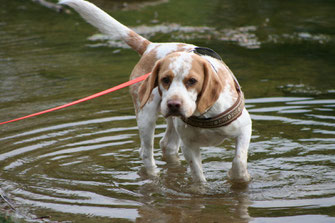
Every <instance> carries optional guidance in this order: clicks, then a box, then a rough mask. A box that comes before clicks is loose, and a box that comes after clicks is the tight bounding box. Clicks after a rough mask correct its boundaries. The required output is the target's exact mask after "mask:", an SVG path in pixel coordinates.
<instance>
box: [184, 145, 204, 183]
mask: <svg viewBox="0 0 335 223" xmlns="http://www.w3.org/2000/svg"><path fill="white" fill-rule="evenodd" d="M181 148H182V151H183V154H184V157H185V159H186V160H187V162H188V164H189V165H190V169H191V173H192V177H193V180H194V181H195V182H200V183H204V182H206V178H205V175H204V173H203V170H202V162H201V161H202V160H201V154H200V147H199V146H196V145H192V143H190V144H185V143H183V145H182V147H181Z"/></svg>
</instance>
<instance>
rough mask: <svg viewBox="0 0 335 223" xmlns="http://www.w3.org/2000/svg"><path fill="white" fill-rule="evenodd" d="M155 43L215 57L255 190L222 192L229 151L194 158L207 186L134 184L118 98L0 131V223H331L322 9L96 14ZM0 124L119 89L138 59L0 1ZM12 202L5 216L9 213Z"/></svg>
mask: <svg viewBox="0 0 335 223" xmlns="http://www.w3.org/2000/svg"><path fill="white" fill-rule="evenodd" d="M94 2H95V3H96V4H98V5H99V6H100V7H102V8H103V9H104V10H106V11H108V12H109V13H111V14H113V16H114V17H115V18H117V19H118V20H119V21H121V22H122V23H124V24H126V25H128V26H130V27H132V28H134V29H135V30H136V31H137V32H139V33H141V34H142V35H144V36H146V37H147V38H149V39H150V40H152V41H156V42H165V41H166V42H171V41H180V42H188V43H193V44H196V45H199V46H206V47H210V48H212V49H214V50H215V51H217V52H218V53H219V54H220V55H221V56H222V58H223V59H224V61H225V62H226V63H227V64H228V66H229V67H230V68H231V69H232V71H233V72H234V73H235V75H236V76H237V78H238V79H239V82H240V84H241V85H242V88H243V91H244V93H245V96H246V98H247V100H246V106H247V108H248V110H249V112H250V114H251V116H252V119H253V137H252V141H251V145H250V150H249V162H248V168H249V172H250V174H251V175H252V178H253V180H252V181H251V183H250V184H249V185H247V186H240V187H236V186H233V185H231V184H230V182H229V181H228V179H227V171H228V170H229V169H230V167H231V161H232V159H233V155H234V145H233V141H227V142H225V143H224V144H223V145H222V146H220V147H208V148H204V149H202V155H203V164H204V172H205V175H206V177H207V179H208V184H206V185H205V186H203V187H201V188H199V186H197V185H194V184H193V183H192V181H191V178H190V174H189V172H188V170H187V165H186V162H185V161H184V158H183V156H182V155H180V156H181V159H182V165H181V166H170V165H168V164H166V163H165V162H164V161H162V157H161V156H162V153H161V151H160V149H159V145H158V142H159V140H160V138H161V137H162V135H163V132H164V128H165V122H164V120H163V119H162V118H160V119H159V120H158V126H157V130H156V133H155V159H156V161H157V164H158V167H159V169H160V174H159V177H158V178H156V179H150V178H147V177H146V176H145V175H144V174H143V168H142V162H141V159H140V158H139V155H138V148H139V144H140V142H139V137H138V130H137V126H136V120H135V115H134V110H133V105H132V102H131V98H130V95H129V93H128V89H123V90H121V91H118V92H115V93H112V94H109V95H106V96H103V97H101V98H98V99H95V100H93V101H89V102H85V103H83V104H80V105H76V106H74V107H70V108H66V109H63V110H61V111H57V112H53V113H49V114H46V115H43V116H39V117H36V118H31V119H27V120H23V121H19V122H15V123H11V124H6V125H3V126H0V183H1V187H0V192H1V195H2V197H3V198H7V202H5V201H4V199H3V198H2V199H1V201H0V204H1V213H2V214H9V215H11V216H12V217H13V218H14V219H21V220H23V221H30V222H31V221H32V222H41V221H45V222H48V221H52V222H61V221H66V222H69V221H70V222H98V221H99V222H163V223H165V222H205V223H207V222H208V223H209V222H211V223H212V222H305V223H307V222H313V223H314V222H318V223H320V222H321V223H323V222H335V65H334V61H335V36H334V35H335V33H334V30H335V27H334V24H335V17H334V11H335V4H334V2H333V1H326V0H324V1H316V0H315V1H313V0H309V1H300V0H292V1H274V0H271V1H262V0H252V1H246V0H237V1H229V0H221V1H219V0H210V1H201V0H193V1H190V0H185V1H178V0H169V1H168V0H165V1H164V0H162V1H138V2H135V1H128V2H127V3H124V2H123V1H120V2H119V1H113V2H112V1H107V0H99V1H98V0H96V1H94ZM0 5H1V8H0V122H2V121H7V120H9V119H13V118H17V117H20V116H24V115H28V114H31V113H34V112H38V111H41V110H44V109H47V108H51V107H55V106H58V105H61V104H65V103H67V102H70V101H73V100H76V99H79V98H82V97H85V96H88V95H90V94H93V93H96V92H99V91H102V90H105V89H108V88H110V87H112V86H115V85H117V84H119V83H122V82H125V81H127V80H128V77H129V73H130V72H131V70H132V68H133V66H134V65H135V64H136V62H137V60H138V59H139V57H138V55H137V54H136V53H134V52H133V51H132V50H130V49H127V48H125V47H124V45H123V44H122V43H120V42H118V41H117V40H115V39H113V38H108V37H106V36H103V35H100V34H99V33H98V32H97V31H96V30H95V29H94V28H92V27H91V26H90V25H88V24H86V23H85V22H84V21H83V20H82V19H81V18H80V17H79V16H78V15H77V14H76V13H75V12H73V11H72V13H71V14H59V13H56V12H53V11H51V10H48V9H46V8H43V7H41V6H39V5H37V4H36V3H33V2H32V1H23V0H11V1H7V0H0ZM8 203H10V204H11V205H12V206H13V209H15V210H13V209H11V208H10V207H9V204H8Z"/></svg>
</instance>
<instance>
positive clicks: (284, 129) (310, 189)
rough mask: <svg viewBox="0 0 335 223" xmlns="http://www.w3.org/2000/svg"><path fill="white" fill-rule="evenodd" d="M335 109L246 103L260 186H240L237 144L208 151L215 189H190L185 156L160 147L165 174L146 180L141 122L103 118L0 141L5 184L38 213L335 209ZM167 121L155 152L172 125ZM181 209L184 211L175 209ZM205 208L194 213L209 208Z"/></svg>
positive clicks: (304, 102)
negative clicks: (235, 171)
mask: <svg viewBox="0 0 335 223" xmlns="http://www.w3.org/2000/svg"><path fill="white" fill-rule="evenodd" d="M334 104H335V100H329V99H327V100H320V99H313V98H299V97H295V98H292V97H291V98H284V97H282V98H258V99H249V100H247V106H248V107H249V111H250V113H251V115H252V118H253V124H254V132H253V138H252V142H251V146H250V155H249V163H248V166H249V171H250V173H251V175H252V176H253V181H252V182H251V184H250V185H249V187H248V188H245V189H243V188H242V189H237V190H236V189H232V188H231V185H230V183H229V181H228V179H227V171H228V170H229V169H230V167H231V161H232V158H233V156H234V149H233V147H234V145H233V144H234V143H233V141H227V142H226V143H225V144H224V145H223V146H222V147H206V148H203V150H202V155H203V165H204V172H205V175H206V176H207V179H208V184H207V185H206V187H204V188H202V189H199V188H195V187H194V185H193V184H192V183H191V179H190V175H189V174H188V172H187V171H186V163H185V160H184V159H183V158H182V157H181V165H180V166H179V165H177V166H174V165H169V164H166V163H165V162H163V161H161V156H162V153H161V151H160V150H159V149H157V150H155V158H156V160H157V165H158V168H159V170H160V174H159V176H158V178H156V179H151V178H148V177H146V176H145V175H143V171H142V162H141V160H140V158H139V155H138V151H137V150H138V149H137V148H138V146H139V140H138V132H137V126H135V125H134V124H135V123H136V122H135V117H134V116H114V117H102V118H101V116H102V115H105V116H107V115H108V113H103V114H100V113H99V114H97V116H99V117H100V118H94V114H93V115H92V117H93V118H92V119H89V120H85V121H73V122H68V123H66V124H55V125H49V126H45V127H42V128H38V127H36V129H32V130H29V131H24V129H22V130H20V131H19V132H17V133H13V134H11V135H9V136H8V135H7V136H4V137H0V141H1V142H2V143H5V144H6V145H8V146H7V148H6V150H5V151H4V152H1V153H0V161H1V162H2V163H1V169H2V171H1V178H2V179H3V180H5V181H6V184H7V185H10V186H7V187H5V189H6V191H7V192H9V193H10V194H11V196H12V197H14V200H15V202H17V203H19V204H22V205H27V206H29V207H34V209H36V210H43V212H46V213H48V212H49V211H50V210H52V212H59V213H63V214H65V213H67V214H79V215H81V214H82V215H89V216H95V217H108V218H122V219H128V220H132V221H134V220H135V219H137V218H139V217H140V216H142V217H143V216H144V215H150V214H149V212H148V210H152V209H155V210H156V212H155V214H153V215H156V214H157V213H161V214H162V213H166V211H167V210H169V211H173V212H175V213H176V214H180V211H181V210H182V212H186V213H189V214H190V213H193V212H192V211H190V210H188V208H189V207H191V206H192V205H191V203H192V202H195V203H194V204H199V205H200V204H202V205H203V204H207V205H209V206H208V207H210V206H211V205H213V207H214V206H216V207H218V205H230V206H231V207H233V208H236V211H237V212H240V213H244V214H243V216H245V218H246V219H248V216H249V212H250V213H253V212H254V211H256V212H257V211H259V210H264V211H269V210H272V209H276V210H277V209H285V211H288V209H290V208H291V209H292V208H293V209H299V210H302V211H304V210H306V209H308V208H315V209H317V208H332V207H334V205H335V204H334V202H332V199H333V194H334V193H335V189H334V187H333V183H334V182H335V174H333V167H334V165H335V162H334V160H332V158H331V157H332V156H330V155H334V152H333V150H332V147H333V145H334V137H333V136H334V130H333V127H334V126H335V121H334V120H335V116H334V115H333V114H334V108H335V107H334ZM324 107H327V109H326V110H322V109H320V108H324ZM307 111H308V112H307ZM129 113H132V111H130V110H129ZM128 121H131V122H128ZM161 122H162V120H161V119H160V121H159V125H157V131H156V135H155V143H156V144H155V145H156V146H155V147H158V141H159V139H160V138H161V137H162V136H163V132H164V128H165V124H160V123H161ZM95 125H99V128H95V127H94V126H95ZM92 126H93V127H92ZM236 202H237V203H236ZM238 202H240V205H238ZM176 203H178V205H182V206H183V205H184V206H185V208H181V210H177V209H173V207H174V206H175V205H177V204H176ZM200 206H201V205H200ZM200 206H199V207H195V209H194V210H198V211H201V210H202V208H201V207H200ZM179 207H180V206H179ZM286 209H287V210H286ZM48 210H49V211H48ZM248 210H250V211H249V212H248ZM193 214H194V213H193ZM151 215H152V214H151ZM162 215H163V216H165V217H167V215H166V214H162ZM249 217H250V216H249ZM259 219H262V218H259ZM264 219H265V220H267V218H264ZM325 219H326V218H325Z"/></svg>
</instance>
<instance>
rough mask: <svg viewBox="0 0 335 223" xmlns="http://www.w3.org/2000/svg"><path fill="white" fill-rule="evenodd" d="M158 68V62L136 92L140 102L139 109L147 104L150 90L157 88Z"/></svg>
mask: <svg viewBox="0 0 335 223" xmlns="http://www.w3.org/2000/svg"><path fill="white" fill-rule="evenodd" d="M159 68H160V62H159V61H158V62H157V63H156V65H155V66H154V68H153V70H152V72H151V74H150V75H149V77H148V78H147V79H145V80H144V81H143V82H142V84H141V86H140V88H139V91H138V97H139V100H140V103H141V104H140V108H143V106H144V105H145V104H146V103H147V102H148V100H149V98H150V96H151V93H152V90H153V89H154V88H155V87H157V86H158V72H159Z"/></svg>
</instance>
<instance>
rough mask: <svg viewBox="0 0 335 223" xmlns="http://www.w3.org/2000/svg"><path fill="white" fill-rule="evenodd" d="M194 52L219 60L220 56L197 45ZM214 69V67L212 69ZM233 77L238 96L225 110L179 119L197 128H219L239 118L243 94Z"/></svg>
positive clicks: (242, 105) (242, 106)
mask: <svg viewBox="0 0 335 223" xmlns="http://www.w3.org/2000/svg"><path fill="white" fill-rule="evenodd" d="M193 52H194V53H196V54H200V55H207V56H211V57H213V58H215V59H218V60H221V61H222V59H221V57H220V56H219V55H218V54H217V53H216V52H215V51H213V50H211V49H208V48H200V47H197V48H195V49H194V50H193ZM214 70H215V69H214ZM233 79H234V82H235V87H236V91H237V93H238V97H237V100H236V102H235V103H234V104H233V105H232V106H231V107H230V108H228V109H227V110H225V111H223V112H222V113H220V114H219V115H217V116H214V117H210V118H202V117H197V116H191V117H189V118H184V117H182V118H181V119H182V120H183V121H184V122H185V123H186V124H188V125H191V126H193V127H199V128H219V127H223V126H227V125H229V124H230V123H232V122H233V121H235V120H236V119H237V118H239V117H240V116H241V114H242V112H243V109H244V95H243V92H242V90H241V87H240V84H239V83H238V81H237V79H236V78H235V76H234V75H233Z"/></svg>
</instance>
